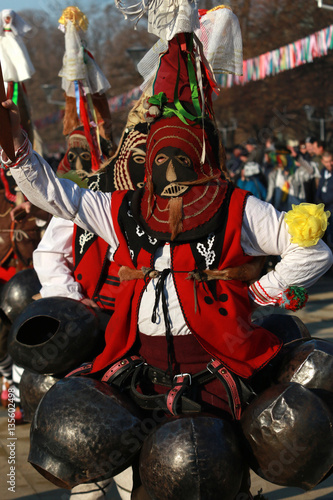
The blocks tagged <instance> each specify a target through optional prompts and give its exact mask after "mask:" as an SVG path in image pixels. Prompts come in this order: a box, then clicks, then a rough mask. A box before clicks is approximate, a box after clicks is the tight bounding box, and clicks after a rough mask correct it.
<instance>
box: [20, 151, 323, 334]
mask: <svg viewBox="0 0 333 500" xmlns="http://www.w3.org/2000/svg"><path fill="white" fill-rule="evenodd" d="M12 175H13V177H14V179H15V181H16V182H17V184H18V186H19V187H20V189H21V190H22V192H23V193H24V194H25V195H26V196H27V198H28V199H29V200H30V201H31V202H32V203H33V204H34V205H37V206H39V207H40V208H43V209H44V210H46V211H49V212H50V213H52V214H53V215H57V216H59V217H62V218H64V219H67V220H71V221H72V222H74V223H75V224H77V225H79V226H80V227H82V228H83V229H86V230H88V231H91V232H95V233H96V234H98V235H99V236H101V237H102V238H103V239H104V240H105V241H106V242H107V243H108V244H109V245H110V255H113V253H114V251H115V250H116V249H117V247H118V240H117V236H116V233H115V230H114V226H113V222H112V219H111V203H112V196H111V194H110V193H102V192H92V191H89V190H87V189H82V188H80V187H79V186H77V185H76V184H74V183H73V182H71V181H69V180H67V179H58V178H57V177H56V176H55V174H54V173H53V171H52V169H51V168H50V167H49V166H48V164H47V163H46V162H45V160H43V158H41V157H40V156H39V155H37V154H36V153H33V154H30V155H28V156H27V157H26V158H25V159H24V160H23V162H21V163H20V164H19V165H18V166H17V167H15V168H12ZM241 245H242V248H243V250H244V252H245V253H246V254H247V255H251V256H263V255H280V256H281V261H280V262H279V263H278V264H277V266H276V268H275V269H274V270H273V271H271V272H269V273H268V274H266V275H264V276H262V277H261V278H260V280H258V282H256V284H255V286H257V287H260V289H261V290H264V292H265V295H266V296H267V301H266V302H267V303H268V304H274V303H276V302H277V300H278V298H279V297H280V296H281V294H282V292H283V291H284V290H286V289H287V288H288V287H289V286H291V285H295V286H305V287H309V286H311V285H312V284H314V283H315V282H316V281H317V280H318V279H319V278H320V276H322V275H323V274H324V273H325V272H326V271H327V270H328V269H329V267H330V266H331V265H332V263H333V257H332V253H331V251H330V250H329V248H328V247H327V246H326V245H325V243H323V242H322V241H321V240H320V241H319V242H318V243H317V245H315V246H312V247H299V246H298V245H296V244H293V243H291V242H290V235H289V233H288V229H287V226H286V223H285V221H284V213H280V212H277V211H276V210H275V209H274V207H273V206H272V205H270V204H267V203H265V202H262V201H260V200H258V199H256V198H255V197H253V196H251V197H249V198H248V200H247V202H246V206H245V211H244V217H243V225H242V231H241ZM169 263H170V255H169V249H168V245H167V244H166V245H164V247H162V248H161V249H160V250H159V253H157V255H156V256H155V268H156V269H158V270H161V269H163V268H166V267H170V265H169ZM154 286H155V283H154V280H152V281H151V282H150V283H149V286H148V289H147V292H146V293H145V295H144V300H143V301H142V303H141V305H140V311H139V329H140V331H141V332H142V333H147V334H152V335H161V334H163V333H164V331H165V328H164V320H163V318H162V317H161V321H160V323H158V324H152V323H151V320H150V318H151V311H152V304H153V303H154V298H155V295H154ZM165 286H166V291H167V295H168V301H169V314H170V317H171V323H172V333H173V334H177V332H178V334H179V333H181V334H187V333H190V332H188V331H187V329H186V326H185V322H184V320H183V317H182V314H181V311H180V308H179V304H178V300H177V301H176V303H174V302H173V299H174V297H175V296H176V293H175V290H174V284H173V278H172V274H169V275H168V277H167V280H166V284H165ZM176 299H177V297H176Z"/></svg>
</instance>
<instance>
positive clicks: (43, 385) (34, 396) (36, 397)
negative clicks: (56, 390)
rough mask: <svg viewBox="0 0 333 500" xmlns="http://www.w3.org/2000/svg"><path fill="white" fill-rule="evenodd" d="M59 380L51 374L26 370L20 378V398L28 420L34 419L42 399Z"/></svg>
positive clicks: (25, 417) (25, 418)
mask: <svg viewBox="0 0 333 500" xmlns="http://www.w3.org/2000/svg"><path fill="white" fill-rule="evenodd" d="M58 380H59V379H57V378H56V377H52V376H51V375H40V374H39V373H34V372H31V371H30V370H24V372H23V373H22V377H21V380H20V398H21V407H22V410H23V413H24V420H25V421H26V422H31V421H32V419H33V416H34V413H35V411H36V408H37V406H38V404H39V402H40V400H41V399H42V397H43V396H44V395H45V394H46V393H47V391H48V390H49V389H51V387H52V386H53V385H54V384H55V383H56V382H58Z"/></svg>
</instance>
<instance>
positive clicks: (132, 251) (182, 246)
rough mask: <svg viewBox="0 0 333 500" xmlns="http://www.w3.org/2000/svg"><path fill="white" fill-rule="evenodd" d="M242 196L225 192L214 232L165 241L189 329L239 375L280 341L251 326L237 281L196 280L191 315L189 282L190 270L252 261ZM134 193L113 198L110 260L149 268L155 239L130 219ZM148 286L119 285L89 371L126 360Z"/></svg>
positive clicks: (263, 361) (276, 348)
mask: <svg viewBox="0 0 333 500" xmlns="http://www.w3.org/2000/svg"><path fill="white" fill-rule="evenodd" d="M229 191H231V190H229ZM247 195H248V193H247V192H245V191H243V190H240V189H238V188H237V189H234V190H233V191H232V192H231V193H230V195H229V197H227V198H226V201H225V202H224V205H225V206H224V211H222V214H221V227H220V228H218V230H216V231H214V232H213V233H211V234H209V235H207V236H205V237H203V238H201V239H200V240H197V241H193V242H189V243H178V244H177V243H171V244H170V250H171V272H172V274H173V278H174V283H175V288H176V293H177V296H178V300H179V303H180V307H181V310H182V313H183V315H184V318H185V321H186V324H187V326H188V328H189V329H190V330H191V332H192V333H193V335H195V337H196V339H197V340H198V341H199V342H200V344H201V345H202V346H203V348H204V349H205V350H206V351H207V352H209V353H210V354H211V356H212V357H214V358H217V359H220V360H221V361H222V362H223V363H224V364H225V366H226V367H227V368H228V369H230V370H231V371H232V372H234V373H236V374H237V375H239V376H241V377H244V378H248V377H250V376H251V375H253V373H255V372H256V371H257V370H259V369H260V368H262V367H263V366H264V365H265V364H267V363H268V362H269V361H270V360H271V359H272V358H273V357H274V356H275V355H276V354H277V352H278V351H279V350H280V348H281V342H280V340H279V339H278V338H277V337H276V336H275V335H273V334H272V333H271V332H268V331H267V330H265V329H263V328H260V327H258V326H256V325H253V324H251V308H250V302H249V298H248V289H247V285H246V283H244V282H241V281H236V280H232V281H222V280H214V281H209V282H206V283H196V295H197V312H195V301H194V292H193V281H192V280H191V279H186V278H188V273H189V272H190V271H193V270H198V269H199V270H200V269H201V270H204V269H206V268H211V269H216V268H218V269H223V268H226V267H230V266H237V265H241V264H242V263H245V262H248V261H250V260H251V257H249V256H246V255H245V254H244V252H243V250H242V248H241V245H240V237H241V227H242V219H243V211H244V206H245V203H246V197H247ZM132 196H133V192H116V193H114V194H113V195H112V209H111V213H112V217H113V222H114V226H115V230H116V233H117V237H118V239H119V247H118V249H117V251H116V252H115V255H114V260H115V262H117V264H118V265H119V266H121V265H124V266H128V267H130V268H132V269H135V268H136V269H141V268H142V267H153V261H154V252H155V250H156V248H157V247H158V245H159V243H160V242H158V241H157V240H156V239H155V238H152V237H151V236H148V235H147V234H146V233H145V232H144V231H143V230H142V228H141V226H139V225H138V224H137V223H136V221H135V219H134V218H133V216H132V214H131V199H132ZM145 287H146V285H145V282H144V280H143V279H140V280H132V281H127V282H123V283H121V284H120V287H119V295H118V298H117V308H116V311H115V313H114V315H113V316H112V318H111V320H110V322H109V324H108V327H107V330H106V334H105V341H106V347H105V349H104V351H103V352H102V353H101V354H100V355H99V356H97V358H96V359H95V360H94V364H93V369H92V372H96V371H99V370H102V369H104V368H105V367H106V366H108V365H109V364H110V363H112V362H114V361H116V360H117V359H120V358H122V357H124V356H125V355H126V353H127V352H128V351H129V349H130V348H131V347H132V346H133V344H134V342H135V339H136V335H137V329H138V312H139V306H140V301H141V297H142V294H143V292H144V290H145Z"/></svg>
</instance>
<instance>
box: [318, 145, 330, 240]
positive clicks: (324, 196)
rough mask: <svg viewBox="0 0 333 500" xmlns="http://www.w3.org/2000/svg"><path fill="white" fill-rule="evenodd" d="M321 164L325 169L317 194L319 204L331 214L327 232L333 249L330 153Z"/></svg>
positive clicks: (325, 155) (323, 157) (327, 153)
mask: <svg viewBox="0 0 333 500" xmlns="http://www.w3.org/2000/svg"><path fill="white" fill-rule="evenodd" d="M321 162H322V165H323V169H322V171H321V178H320V181H319V186H318V189H317V194H316V201H317V203H324V204H325V210H329V211H330V212H331V216H330V218H329V219H328V222H329V225H328V227H327V231H326V238H327V244H328V245H329V247H330V248H331V250H332V249H333V155H332V153H331V152H329V151H325V152H324V153H323V155H322V158H321Z"/></svg>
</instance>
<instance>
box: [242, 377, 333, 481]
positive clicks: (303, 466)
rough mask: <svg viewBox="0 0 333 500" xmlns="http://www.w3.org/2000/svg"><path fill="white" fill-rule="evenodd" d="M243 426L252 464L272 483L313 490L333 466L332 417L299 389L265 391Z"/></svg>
mask: <svg viewBox="0 0 333 500" xmlns="http://www.w3.org/2000/svg"><path fill="white" fill-rule="evenodd" d="M241 427H242V430H243V434H244V437H245V439H246V441H247V444H248V449H249V463H250V465H251V467H252V468H253V470H254V471H255V472H256V473H257V474H258V475H259V476H261V477H262V478H264V479H266V480H267V481H270V482H272V483H275V484H279V485H282V486H293V487H299V488H303V489H304V490H309V489H311V488H314V487H315V486H316V485H317V484H318V483H319V482H320V481H321V480H322V479H323V478H324V477H325V476H326V474H327V473H328V472H329V471H330V469H331V467H332V465H333V414H332V413H331V411H330V410H329V408H328V406H327V405H326V404H325V402H324V401H323V400H322V399H321V398H319V397H318V396H317V395H316V394H314V392H312V391H311V390H309V389H307V388H305V387H303V386H302V385H300V384H296V383H291V384H277V385H274V386H272V387H270V388H269V389H266V391H264V392H263V393H262V394H261V395H260V396H258V397H257V399H255V400H254V401H253V402H252V403H250V405H249V406H248V407H247V408H246V410H245V411H244V413H243V415H242V418H241Z"/></svg>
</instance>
